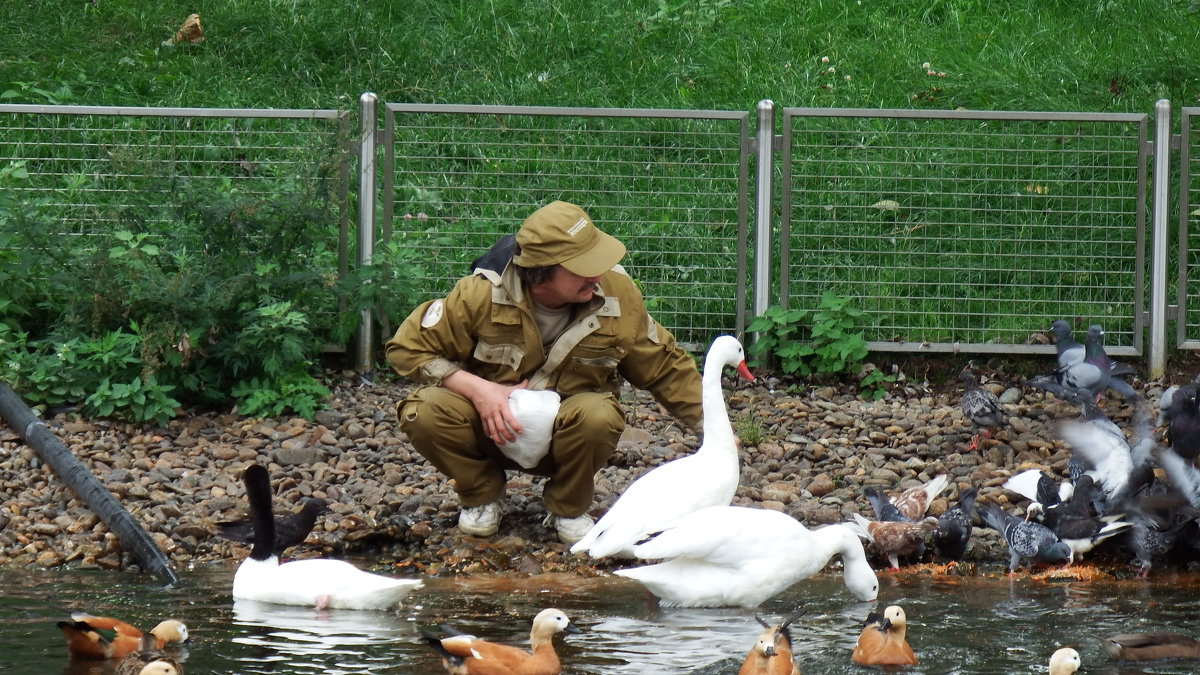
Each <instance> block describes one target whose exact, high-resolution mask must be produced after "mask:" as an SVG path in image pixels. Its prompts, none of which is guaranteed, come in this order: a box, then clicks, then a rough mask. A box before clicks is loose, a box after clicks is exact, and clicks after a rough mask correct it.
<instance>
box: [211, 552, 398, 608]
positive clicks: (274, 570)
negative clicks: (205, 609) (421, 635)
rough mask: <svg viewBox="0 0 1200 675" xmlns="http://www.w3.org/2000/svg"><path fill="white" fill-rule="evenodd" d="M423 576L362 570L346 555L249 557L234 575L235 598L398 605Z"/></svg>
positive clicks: (333, 604) (358, 605) (331, 604)
mask: <svg viewBox="0 0 1200 675" xmlns="http://www.w3.org/2000/svg"><path fill="white" fill-rule="evenodd" d="M420 586H421V581H420V580H418V579H400V578H395V577H388V576H384V575H382V574H374V573H372V572H367V571H365V570H360V569H358V568H357V567H355V566H354V565H352V564H350V563H348V562H346V561H344V560H332V559H329V558H312V559H308V560H291V561H288V562H285V563H282V564H280V562H279V559H278V558H276V557H275V556H273V555H272V556H271V557H269V558H267V559H266V560H255V559H254V558H246V559H245V560H244V561H242V564H241V565H240V566H238V569H237V572H236V573H234V576H233V598H234V599H235V600H254V601H257V602H270V603H274V604H277V605H301V606H310V607H317V606H321V607H329V608H332V609H366V610H375V609H378V610H381V609H389V608H391V607H394V606H395V605H396V604H397V603H399V602H400V600H401V599H403V598H404V596H406V595H408V594H409V592H411V591H412V590H413V589H415V588H418V587H420Z"/></svg>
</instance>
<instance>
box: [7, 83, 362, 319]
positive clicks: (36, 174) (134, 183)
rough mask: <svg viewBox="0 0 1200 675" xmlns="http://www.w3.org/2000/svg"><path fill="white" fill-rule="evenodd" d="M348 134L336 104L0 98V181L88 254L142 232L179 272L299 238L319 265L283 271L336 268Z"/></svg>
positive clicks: (339, 270) (252, 255)
mask: <svg viewBox="0 0 1200 675" xmlns="http://www.w3.org/2000/svg"><path fill="white" fill-rule="evenodd" d="M349 141H350V135H349V127H348V124H347V114H346V113H344V112H340V111H335V110H244V109H208V108H133V107H128V108H126V107H102V106H37V105H0V167H4V166H8V167H20V168H21V178H20V179H19V180H16V179H12V180H9V181H8V182H7V184H6V185H4V187H5V188H6V189H8V190H11V194H12V195H14V196H15V198H16V199H17V200H18V201H19V202H20V203H21V204H24V205H26V206H27V207H29V210H30V212H35V213H36V222H37V224H38V226H39V227H46V228H48V229H50V230H51V234H52V235H54V236H61V237H78V238H86V239H76V240H75V241H74V243H76V244H78V243H79V242H81V241H82V242H87V241H88V240H91V241H94V242H95V244H94V245H95V248H96V250H98V251H101V252H103V251H105V250H108V247H109V246H111V245H112V244H113V241H114V240H113V237H114V235H117V234H121V233H131V234H134V235H137V236H140V237H149V241H158V242H162V243H163V245H164V246H163V250H164V251H165V252H167V253H168V254H169V255H171V256H174V257H175V258H176V259H174V260H172V261H171V263H165V262H164V263H162V264H178V265H180V266H183V265H191V266H193V267H202V266H203V265H204V259H205V258H206V257H207V256H223V257H224V258H226V259H228V258H231V257H235V256H239V255H240V256H244V257H245V259H246V264H247V265H249V266H251V269H253V267H252V266H253V265H254V264H256V262H262V258H261V257H259V256H257V255H256V253H258V252H262V251H269V250H272V249H276V248H279V247H280V246H281V244H282V243H283V242H285V241H287V240H288V238H289V237H291V238H296V237H304V238H305V246H304V249H305V250H306V251H309V252H311V255H312V256H314V257H315V258H319V260H310V261H296V260H292V261H290V262H285V263H284V264H285V265H287V264H294V265H295V266H296V267H297V268H299V267H304V268H307V269H310V270H312V269H325V270H327V272H326V276H328V277H329V278H333V279H336V277H337V276H338V275H340V274H345V273H346V271H347V266H348V264H347V259H348V252H347V229H348V217H349V209H348V203H347V201H348V187H347V186H348V178H349V167H350V162H351V160H352V159H353V155H352V154H351V153H350V152H349V150H350V149H351V148H350V146H349V145H348V143H349ZM301 220H303V221H305V223H304V225H303V226H302V224H301V223H300V222H299V221H301ZM183 224H187V225H188V226H187V227H183V226H182V225H183ZM182 232H188V233H191V235H190V236H192V237H193V238H194V240H190V241H183V240H182V239H181V233H182ZM10 241H11V240H10ZM10 245H12V244H11V243H10ZM75 248H77V249H78V248H79V247H78V246H76V247H75ZM84 248H85V249H86V248H87V245H86V243H85V245H84ZM214 249H220V250H214ZM329 286H330V288H329V292H328V297H329V313H330V314H331V315H332V314H334V313H335V312H337V310H338V298H337V297H336V293H335V292H334V290H333V288H332V284H329Z"/></svg>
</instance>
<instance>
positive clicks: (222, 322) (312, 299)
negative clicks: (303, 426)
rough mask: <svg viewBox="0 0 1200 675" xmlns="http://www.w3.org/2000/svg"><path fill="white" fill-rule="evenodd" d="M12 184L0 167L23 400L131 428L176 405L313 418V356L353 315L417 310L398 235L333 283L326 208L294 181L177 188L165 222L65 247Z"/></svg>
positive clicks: (13, 338)
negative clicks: (72, 406) (129, 422)
mask: <svg viewBox="0 0 1200 675" xmlns="http://www.w3.org/2000/svg"><path fill="white" fill-rule="evenodd" d="M22 178H24V173H23V170H22V169H21V167H19V166H17V165H9V166H8V167H7V168H6V170H4V171H0V262H3V263H5V264H4V265H0V282H2V283H0V326H3V327H4V332H3V333H0V340H3V342H2V343H0V363H4V364H6V366H7V368H6V370H7V371H8V372H9V373H11V375H9V376H8V377H9V378H11V382H12V383H13V387H14V389H15V390H17V391H18V392H19V393H21V394H22V395H23V396H24V397H26V399H27V400H29V401H30V402H31V403H35V404H36V403H45V404H50V405H59V404H63V403H80V404H81V405H82V406H83V410H84V412H85V413H88V414H94V415H102V416H108V415H111V416H115V417H121V418H126V419H134V420H138V421H142V420H156V421H158V422H162V421H164V420H166V419H168V418H169V417H171V416H172V415H173V414H175V411H176V410H177V409H178V408H179V407H180V406H181V405H184V404H199V405H228V404H230V403H233V404H235V405H236V406H237V407H238V410H239V412H240V413H242V414H246V415H253V416H258V415H279V414H283V413H285V412H286V411H289V410H290V411H294V412H296V413H298V414H301V415H304V416H306V417H311V416H312V415H313V413H314V412H315V411H316V409H318V408H320V407H322V406H324V405H325V401H326V399H327V398H328V396H329V391H328V390H327V389H326V388H325V387H324V386H322V385H321V383H320V382H319V381H318V380H317V379H316V377H315V376H314V372H315V370H316V369H315V367H314V365H315V363H316V361H317V358H318V357H319V356H320V354H321V353H322V352H323V350H324V348H325V345H327V344H345V343H346V341H347V340H348V338H349V337H350V336H352V335H353V333H354V330H356V329H357V327H358V324H359V321H360V316H361V310H362V309H363V308H366V307H378V308H386V310H387V311H381V312H378V315H379V317H380V322H381V323H384V322H387V321H390V320H395V318H396V317H397V316H398V315H397V314H396V312H398V311H400V310H401V309H402V310H403V311H405V312H407V311H408V309H410V308H411V306H412V305H413V304H415V293H414V291H413V290H412V282H411V280H412V279H413V278H417V277H418V276H419V275H418V274H417V273H416V272H417V269H416V266H415V265H416V263H415V262H413V261H414V260H415V259H416V256H415V253H414V252H413V251H411V250H408V249H405V248H404V247H403V246H402V245H401V244H400V242H398V241H396V240H393V242H392V243H391V244H390V245H389V246H383V247H381V248H380V250H379V251H377V253H376V257H375V260H376V264H375V265H371V266H364V267H363V268H362V269H361V270H359V271H357V272H354V273H351V274H347V275H345V276H344V277H340V278H339V275H338V266H339V261H338V253H337V250H336V246H335V245H334V243H335V242H336V240H337V232H338V219H337V216H338V214H337V211H336V209H334V208H333V207H332V206H331V202H330V201H329V200H328V199H327V198H326V197H324V196H323V195H320V194H311V193H308V192H305V191H304V190H303V189H301V188H300V187H297V185H306V184H304V183H297V185H292V186H291V188H290V189H291V191H290V192H289V191H283V192H278V191H277V192H269V193H262V192H256V193H254V194H247V193H243V192H241V191H240V188H238V187H237V186H236V185H234V184H233V183H231V182H229V181H223V182H222V183H221V184H220V185H218V186H217V187H216V188H199V187H195V186H190V187H188V188H187V189H183V190H180V193H181V194H185V195H187V197H185V198H183V199H182V200H181V202H180V203H179V204H178V205H177V206H176V207H175V209H174V211H172V212H171V213H167V214H163V213H161V212H145V211H138V210H137V209H129V210H126V211H124V212H122V213H121V214H120V216H119V218H118V220H119V222H120V223H121V226H119V227H118V228H117V229H116V230H115V231H107V232H96V231H86V232H85V233H84V235H85V236H74V237H64V236H62V235H61V232H62V230H63V226H62V223H57V222H55V223H51V222H48V220H47V219H46V218H45V217H44V216H43V215H42V214H41V211H40V208H39V207H40V203H38V202H34V201H31V200H26V201H22V200H21V199H20V198H19V197H18V193H16V191H13V190H6V189H5V187H6V183H7V184H12V183H13V182H14V181H19V180H21V179H22ZM77 182H78V181H74V180H73V181H71V182H70V184H69V185H68V186H67V187H66V188H64V196H65V191H67V190H76V189H79V186H78V185H77ZM284 187H287V185H285V186H284ZM63 201H64V202H65V201H67V200H66V199H64V200H63ZM142 208H143V209H149V208H150V207H142ZM74 225H78V223H75V224H72V225H71V226H74ZM9 262H11V263H13V264H12V265H8V264H7V263H9ZM14 270H15V271H14ZM8 282H12V283H8Z"/></svg>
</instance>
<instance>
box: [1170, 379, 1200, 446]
mask: <svg viewBox="0 0 1200 675" xmlns="http://www.w3.org/2000/svg"><path fill="white" fill-rule="evenodd" d="M1166 395H1167V394H1166V392H1163V396H1164V397H1166ZM1160 405H1161V403H1160ZM1166 417H1167V422H1166V425H1167V431H1166V438H1165V440H1166V443H1167V445H1169V446H1171V449H1172V450H1174V451H1175V452H1176V454H1178V455H1179V456H1180V457H1182V458H1184V459H1186V460H1189V461H1195V459H1196V458H1197V457H1200V384H1197V383H1195V382H1193V383H1191V384H1187V385H1184V386H1183V387H1180V388H1179V389H1178V390H1177V391H1176V392H1175V393H1174V395H1173V396H1171V404H1170V408H1169V410H1168V411H1167V415H1166Z"/></svg>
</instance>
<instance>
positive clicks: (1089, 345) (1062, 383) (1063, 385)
mask: <svg viewBox="0 0 1200 675" xmlns="http://www.w3.org/2000/svg"><path fill="white" fill-rule="evenodd" d="M1056 323H1057V322H1056ZM1060 328H1061V327H1060ZM1058 333H1059V331H1058V330H1056V331H1055V336H1056V339H1055V341H1056V342H1057V340H1058ZM1103 336H1104V330H1103V329H1102V328H1101V327H1100V326H1099V325H1093V326H1091V327H1090V328H1088V330H1087V336H1086V337H1085V338H1084V345H1083V358H1082V359H1078V360H1076V359H1077V358H1078V354H1079V352H1078V351H1076V349H1077V347H1076V346H1075V345H1069V346H1067V347H1066V348H1065V349H1063V350H1061V351H1059V354H1058V368H1057V369H1056V370H1055V371H1054V373H1053V374H1051V375H1038V376H1036V377H1033V378H1030V379H1028V380H1026V381H1025V384H1027V385H1029V386H1031V387H1036V388H1038V389H1044V390H1045V391H1048V392H1050V393H1052V394H1054V395H1055V396H1058V397H1059V398H1066V397H1067V395H1068V394H1070V392H1072V391H1074V390H1077V389H1087V390H1089V391H1090V392H1092V393H1093V395H1094V396H1095V397H1097V398H1099V397H1100V396H1101V395H1102V394H1103V393H1104V392H1105V391H1106V390H1108V389H1110V388H1111V389H1112V390H1113V391H1115V392H1117V393H1118V394H1120V395H1121V396H1122V397H1124V398H1125V399H1126V400H1130V401H1132V400H1136V399H1138V398H1140V397H1139V396H1138V394H1137V392H1136V391H1135V390H1134V389H1133V387H1132V386H1130V384H1129V383H1128V382H1126V381H1125V380H1123V379H1121V377H1122V376H1123V375H1127V374H1131V373H1132V372H1133V371H1132V369H1130V368H1129V367H1128V366H1124V365H1122V364H1118V363H1115V362H1113V361H1112V360H1111V359H1109V358H1108V354H1107V353H1105V351H1104V344H1103V342H1102V338H1103Z"/></svg>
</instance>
